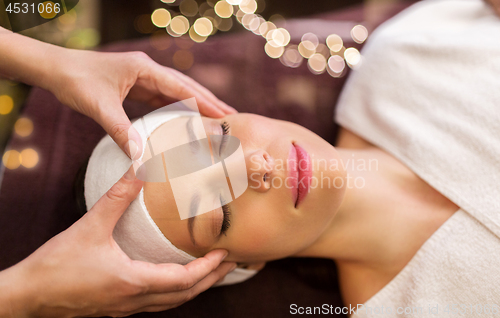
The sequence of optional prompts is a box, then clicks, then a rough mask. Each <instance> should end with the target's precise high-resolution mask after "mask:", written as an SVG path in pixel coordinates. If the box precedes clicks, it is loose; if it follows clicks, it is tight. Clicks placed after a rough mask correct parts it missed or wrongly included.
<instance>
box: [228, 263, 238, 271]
mask: <svg viewBox="0 0 500 318" xmlns="http://www.w3.org/2000/svg"><path fill="white" fill-rule="evenodd" d="M236 267H238V264H236V263H234V264H233V265H231V267H230V269H229V271H230V272H232V271H234V270H235V269H236Z"/></svg>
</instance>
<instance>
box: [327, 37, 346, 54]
mask: <svg viewBox="0 0 500 318" xmlns="http://www.w3.org/2000/svg"><path fill="white" fill-rule="evenodd" d="M326 45H328V47H329V48H330V50H332V51H333V52H338V51H340V49H342V46H343V45H344V41H342V38H341V37H340V36H338V35H337V34H330V35H329V36H328V37H327V38H326Z"/></svg>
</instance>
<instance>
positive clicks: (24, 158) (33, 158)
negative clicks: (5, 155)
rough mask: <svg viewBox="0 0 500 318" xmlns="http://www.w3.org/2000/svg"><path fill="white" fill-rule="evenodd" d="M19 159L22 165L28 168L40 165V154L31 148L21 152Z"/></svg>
mask: <svg viewBox="0 0 500 318" xmlns="http://www.w3.org/2000/svg"><path fill="white" fill-rule="evenodd" d="M19 157H20V159H21V164H22V165H23V166H24V167H26V168H33V167H35V166H36V165H37V164H38V153H37V152H36V151H35V150H33V149H31V148H27V149H24V150H23V151H21V153H20V154H19Z"/></svg>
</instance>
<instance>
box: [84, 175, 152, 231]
mask: <svg viewBox="0 0 500 318" xmlns="http://www.w3.org/2000/svg"><path fill="white" fill-rule="evenodd" d="M142 184H143V182H142V181H141V180H139V179H137V178H136V177H135V173H134V168H133V167H130V168H129V169H128V171H127V172H126V173H125V174H124V175H123V177H122V178H121V179H120V180H118V182H117V183H115V184H114V185H113V186H112V187H111V189H109V190H108V192H106V194H105V195H103V196H102V197H101V198H100V199H99V201H97V203H96V204H95V205H94V206H93V207H92V209H90V211H89V212H88V213H87V214H88V215H89V217H90V216H97V217H98V218H99V224H101V225H102V226H103V227H104V229H106V233H105V234H111V233H112V232H113V229H114V228H115V225H116V222H118V220H119V219H120V217H121V216H122V214H123V212H125V210H126V209H127V208H128V206H129V205H130V203H131V202H132V201H133V200H134V199H135V198H136V197H137V195H138V194H139V192H140V191H141V188H142Z"/></svg>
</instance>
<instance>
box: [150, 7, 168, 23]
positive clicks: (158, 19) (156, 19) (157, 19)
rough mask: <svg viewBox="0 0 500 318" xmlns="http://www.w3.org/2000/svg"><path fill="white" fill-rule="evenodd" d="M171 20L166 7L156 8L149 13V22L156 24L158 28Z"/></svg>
mask: <svg viewBox="0 0 500 318" xmlns="http://www.w3.org/2000/svg"><path fill="white" fill-rule="evenodd" d="M171 20H172V16H171V15H170V12H168V10H167V9H163V8H160V9H156V10H155V11H154V12H153V13H152V14H151V22H153V24H154V25H156V26H157V27H158V28H165V27H167V25H168V24H169V23H170V21H171Z"/></svg>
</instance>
